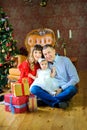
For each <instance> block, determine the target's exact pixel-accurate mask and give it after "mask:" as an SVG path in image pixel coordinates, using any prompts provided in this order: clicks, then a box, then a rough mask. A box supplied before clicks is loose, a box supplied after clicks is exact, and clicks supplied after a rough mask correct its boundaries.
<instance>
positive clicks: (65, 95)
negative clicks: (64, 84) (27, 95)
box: [30, 85, 77, 107]
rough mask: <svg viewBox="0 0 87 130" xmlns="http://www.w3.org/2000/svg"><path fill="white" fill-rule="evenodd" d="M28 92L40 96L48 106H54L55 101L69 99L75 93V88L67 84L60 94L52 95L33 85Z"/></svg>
mask: <svg viewBox="0 0 87 130" xmlns="http://www.w3.org/2000/svg"><path fill="white" fill-rule="evenodd" d="M30 92H31V93H32V94H34V95H36V96H37V97H38V98H40V99H41V100H42V101H43V102H45V103H46V104H47V105H48V106H51V107H54V105H55V104H56V103H59V102H63V101H68V100H70V99H71V98H72V97H73V96H74V95H75V94H76V93H77V88H76V87H75V86H69V87H68V88H66V89H65V90H63V91H62V92H61V93H60V94H57V95H56V96H52V95H51V94H49V93H48V92H46V91H45V90H43V89H42V88H41V87H39V86H37V85H34V86H32V87H31V88H30Z"/></svg>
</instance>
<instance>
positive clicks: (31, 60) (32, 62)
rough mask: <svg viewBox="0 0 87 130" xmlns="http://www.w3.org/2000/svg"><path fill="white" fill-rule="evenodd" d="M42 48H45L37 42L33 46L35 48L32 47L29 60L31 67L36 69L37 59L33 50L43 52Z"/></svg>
mask: <svg viewBox="0 0 87 130" xmlns="http://www.w3.org/2000/svg"><path fill="white" fill-rule="evenodd" d="M42 49H43V47H42V46H41V45H39V44H36V45H35V46H34V47H33V49H32V51H31V52H30V54H29V58H28V60H29V63H30V68H31V69H32V70H33V69H34V64H35V60H34V57H33V52H34V51H35V50H37V51H41V52H42Z"/></svg>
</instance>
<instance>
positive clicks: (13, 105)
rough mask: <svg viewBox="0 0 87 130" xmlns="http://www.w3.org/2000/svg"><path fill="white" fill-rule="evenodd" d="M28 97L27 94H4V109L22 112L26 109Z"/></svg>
mask: <svg viewBox="0 0 87 130" xmlns="http://www.w3.org/2000/svg"><path fill="white" fill-rule="evenodd" d="M28 98H29V96H19V97H15V96H14V95H12V94H6V95H5V96H4V101H5V110H6V111H9V112H12V113H23V112H25V111H27V110H28Z"/></svg>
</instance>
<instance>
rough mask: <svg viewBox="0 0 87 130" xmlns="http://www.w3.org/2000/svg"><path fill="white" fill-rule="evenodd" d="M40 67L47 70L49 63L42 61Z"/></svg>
mask: <svg viewBox="0 0 87 130" xmlns="http://www.w3.org/2000/svg"><path fill="white" fill-rule="evenodd" d="M40 67H41V69H42V70H45V69H47V68H48V62H47V61H41V62H40Z"/></svg>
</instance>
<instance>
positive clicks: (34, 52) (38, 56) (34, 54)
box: [33, 50, 42, 61]
mask: <svg viewBox="0 0 87 130" xmlns="http://www.w3.org/2000/svg"><path fill="white" fill-rule="evenodd" d="M33 57H34V59H35V61H38V59H39V58H41V57H42V52H41V51H38V50H34V51H33Z"/></svg>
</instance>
